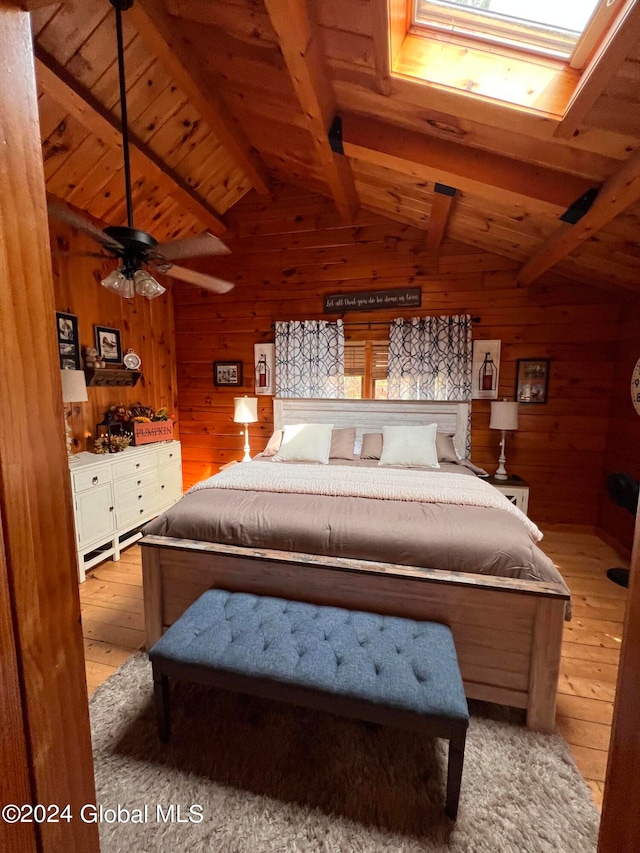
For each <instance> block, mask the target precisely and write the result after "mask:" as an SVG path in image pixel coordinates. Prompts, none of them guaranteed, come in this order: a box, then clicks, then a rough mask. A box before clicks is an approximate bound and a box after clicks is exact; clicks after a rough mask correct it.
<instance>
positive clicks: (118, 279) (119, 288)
mask: <svg viewBox="0 0 640 853" xmlns="http://www.w3.org/2000/svg"><path fill="white" fill-rule="evenodd" d="M100 284H101V285H102V286H103V287H106V288H107V290H110V291H111V292H112V293H117V294H118V296H121V297H122V298H123V299H131V298H132V297H133V295H134V293H135V291H134V287H133V281H132V280H131V279H130V278H127V277H126V276H125V275H124V274H123V272H122V268H121V267H120V268H119V269H117V270H113V272H110V273H109V275H108V276H106V277H105V278H103V279H102V281H101V282H100Z"/></svg>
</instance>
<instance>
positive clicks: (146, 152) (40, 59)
mask: <svg viewBox="0 0 640 853" xmlns="http://www.w3.org/2000/svg"><path fill="white" fill-rule="evenodd" d="M35 53H36V73H37V77H38V82H39V83H40V85H41V86H42V88H43V89H44V91H45V92H46V93H47V94H48V95H50V96H51V97H52V98H53V99H54V100H55V101H57V102H58V103H59V104H60V105H61V106H63V107H64V108H65V109H67V110H68V111H69V114H70V115H72V116H73V117H74V118H76V119H77V120H78V121H79V122H80V123H81V124H83V125H84V127H86V129H87V130H88V131H90V132H91V133H94V134H95V135H96V136H97V137H98V139H100V140H101V141H102V142H103V143H104V144H105V145H107V146H109V147H112V148H122V129H121V124H120V121H119V120H118V119H116V118H115V117H114V116H113V115H112V114H111V113H110V112H109V111H108V110H107V109H105V107H104V106H103V105H102V104H100V103H99V102H98V101H97V100H96V99H95V98H94V97H93V95H92V94H91V93H90V92H89V91H88V90H87V89H85V88H84V87H82V86H80V85H79V84H78V83H77V81H76V80H74V79H73V78H72V77H71V75H70V74H69V73H68V72H66V71H65V69H64V68H62V67H61V66H60V65H58V63H57V62H56V61H55V60H54V59H53V58H52V57H51V56H49V54H47V53H46V52H45V51H43V50H42V48H39V47H38V46H37V45H36V46H35ZM129 147H130V153H131V164H132V166H133V167H134V169H137V170H138V171H139V172H140V173H141V174H143V175H146V176H147V177H149V178H151V179H152V180H154V181H156V182H157V184H158V185H159V186H160V187H161V188H163V190H164V191H166V192H167V194H168V195H170V196H171V197H172V198H173V199H175V200H176V201H177V202H178V203H179V204H180V205H181V206H182V207H183V208H185V209H186V210H188V211H189V213H191V214H193V216H195V217H196V219H198V220H199V221H200V222H202V224H203V225H204V226H206V227H207V228H208V229H209V230H210V231H212V232H213V233H214V234H217V235H218V236H220V235H222V234H224V233H225V232H226V230H227V226H226V223H225V222H224V220H223V219H222V217H221V216H220V215H219V213H218V212H217V211H216V210H214V209H213V208H212V207H211V205H210V204H208V202H206V201H205V200H204V199H203V198H201V196H199V195H198V194H197V193H196V192H195V190H194V189H193V188H192V187H190V186H189V185H188V184H187V182H186V181H185V180H183V178H181V177H180V176H179V175H177V174H176V173H175V172H174V171H173V170H172V169H170V168H169V167H168V166H167V165H166V163H163V162H162V160H161V159H160V158H159V157H158V156H157V155H156V154H154V153H153V151H151V149H150V148H148V147H147V146H146V145H145V144H144V143H143V142H142V141H141V140H140V139H138V138H137V137H136V136H134V135H133V134H131V133H130V134H129Z"/></svg>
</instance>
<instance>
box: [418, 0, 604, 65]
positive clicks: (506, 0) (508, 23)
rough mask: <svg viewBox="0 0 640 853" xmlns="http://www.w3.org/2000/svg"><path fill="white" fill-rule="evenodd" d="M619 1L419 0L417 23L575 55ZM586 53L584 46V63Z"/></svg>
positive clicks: (519, 46)
mask: <svg viewBox="0 0 640 853" xmlns="http://www.w3.org/2000/svg"><path fill="white" fill-rule="evenodd" d="M617 6H618V0H535V2H534V0H529V2H527V0H415V5H414V16H413V22H414V24H416V25H418V26H419V27H428V28H430V29H432V30H437V31H440V32H443V33H449V34H452V35H458V36H461V37H465V38H473V39H480V40H482V41H484V42H492V43H494V44H499V45H504V46H507V47H512V48H516V49H518V50H526V51H532V52H534V53H541V54H544V55H547V56H553V57H557V58H560V59H571V58H572V57H573V55H574V54H575V51H576V46H577V45H579V44H580V42H581V40H582V39H583V33H584V34H585V37H588V38H589V39H590V47H589V51H590V50H591V48H592V47H593V44H595V41H596V40H597V38H598V37H599V36H600V34H601V33H602V32H603V31H604V28H606V26H607V25H608V23H609V21H610V19H611V17H612V16H613V13H614V7H617ZM584 54H585V51H584V50H582V51H581V58H580V65H581V64H582V63H583V62H584V58H585V56H584ZM571 64H572V66H573V67H577V66H576V65H575V64H574V62H571ZM578 67H579V66H578Z"/></svg>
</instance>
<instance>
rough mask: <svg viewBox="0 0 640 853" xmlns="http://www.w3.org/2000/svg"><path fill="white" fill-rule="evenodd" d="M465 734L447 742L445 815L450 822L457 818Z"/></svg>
mask: <svg viewBox="0 0 640 853" xmlns="http://www.w3.org/2000/svg"><path fill="white" fill-rule="evenodd" d="M465 742H466V734H462V735H456V736H455V737H452V738H451V739H450V741H449V768H448V770H447V803H446V805H445V809H444V811H445V814H446V815H447V817H450V818H451V819H452V820H455V819H456V817H457V816H458V802H459V801H460V786H461V785H462V765H463V764H464V746H465Z"/></svg>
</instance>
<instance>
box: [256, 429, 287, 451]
mask: <svg viewBox="0 0 640 853" xmlns="http://www.w3.org/2000/svg"><path fill="white" fill-rule="evenodd" d="M281 444H282V430H281V429H277V430H276V431H275V432H274V433H273V435H272V436H271V438H270V439H269V441H268V442H267V446H266V447H265V449H264V450H263V451H262V454H261V455H262V456H275V455H276V453H277V452H278V450H280V445H281Z"/></svg>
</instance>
